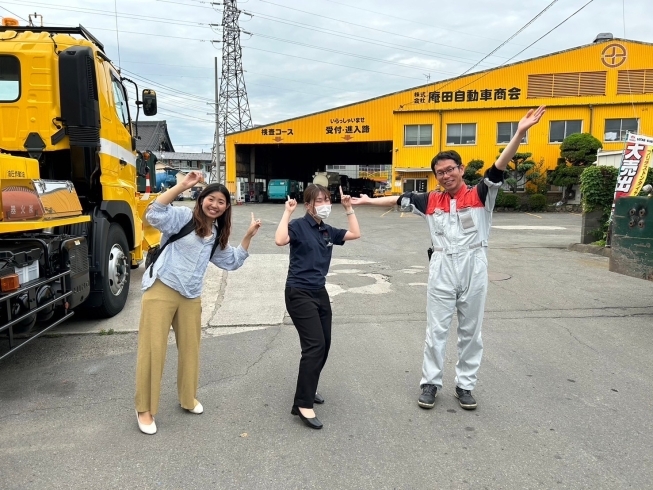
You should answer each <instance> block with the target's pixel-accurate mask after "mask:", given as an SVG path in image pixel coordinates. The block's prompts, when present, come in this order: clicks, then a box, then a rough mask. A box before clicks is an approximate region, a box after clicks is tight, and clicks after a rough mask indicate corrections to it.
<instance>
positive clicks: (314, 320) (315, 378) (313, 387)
mask: <svg viewBox="0 0 653 490" xmlns="http://www.w3.org/2000/svg"><path fill="white" fill-rule="evenodd" d="M286 310H287V311H288V314H289V315H290V318H292V321H293V323H294V324H295V328H296V329H297V333H298V334H299V343H300V345H301V347H302V358H301V360H300V361H299V375H298V376H297V389H296V391H295V405H297V406H298V407H302V408H313V402H314V400H315V392H316V391H317V384H318V382H319V380H320V373H321V372H322V368H323V367H324V364H325V363H326V360H327V356H328V355H329V347H331V303H330V302H329V294H328V293H327V291H326V288H322V289H318V290H314V291H312V290H307V289H297V288H290V287H287V288H286Z"/></svg>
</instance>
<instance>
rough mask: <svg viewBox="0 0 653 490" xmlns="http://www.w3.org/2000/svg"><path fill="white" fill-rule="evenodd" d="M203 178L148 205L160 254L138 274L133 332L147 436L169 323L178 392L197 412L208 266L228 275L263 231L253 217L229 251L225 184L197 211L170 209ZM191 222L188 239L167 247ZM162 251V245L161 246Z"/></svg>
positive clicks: (190, 179)
mask: <svg viewBox="0 0 653 490" xmlns="http://www.w3.org/2000/svg"><path fill="white" fill-rule="evenodd" d="M201 180H202V175H201V174H200V173H199V172H190V173H189V174H188V175H187V176H186V177H185V178H184V180H183V181H182V182H181V183H179V184H177V185H176V186H174V187H172V188H171V189H168V190H167V191H166V192H164V193H163V194H161V195H160V196H159V197H157V198H156V200H155V201H154V202H153V203H152V204H151V205H150V206H149V207H148V209H147V211H146V214H145V218H146V220H147V221H148V222H149V223H150V224H151V225H152V226H153V227H154V228H156V229H158V230H159V231H161V234H162V236H161V247H162V249H161V252H160V255H159V257H158V258H157V259H156V261H155V262H154V263H153V264H151V265H150V266H149V267H148V268H147V269H146V270H145V273H144V274H143V290H144V293H143V299H142V303H141V320H140V325H139V329H138V355H137V363H136V396H135V404H136V418H137V421H138V427H139V429H140V430H141V432H143V433H145V434H154V433H156V430H157V429H156V422H155V421H154V415H155V414H156V413H157V410H158V405H159V395H160V389H161V377H162V376H163V367H164V363H165V357H166V351H167V348H168V332H169V330H170V325H172V328H173V330H174V332H175V340H176V343H177V350H178V352H179V362H178V367H177V391H178V395H179V402H180V404H181V407H182V408H184V409H185V410H187V411H188V412H190V413H194V414H201V413H202V412H203V411H204V408H203V407H202V404H201V403H200V402H199V401H197V399H196V398H195V396H196V394H197V385H198V382H199V348H200V336H201V312H202V307H201V298H200V295H201V294H202V283H203V279H204V274H205V273H206V269H207V267H208V264H209V262H212V263H213V264H214V265H216V266H218V267H220V268H221V269H225V270H236V269H238V268H239V267H241V266H242V265H243V262H244V261H245V259H246V258H247V257H248V255H249V254H248V253H247V249H248V247H249V244H250V241H251V239H252V237H253V236H254V235H256V232H257V231H258V229H259V228H260V226H261V221H260V220H256V219H254V213H252V221H251V223H250V226H249V228H248V229H247V232H246V233H245V237H244V238H243V240H242V241H241V243H240V245H239V246H238V247H236V248H234V247H232V246H231V245H229V233H230V231H231V200H230V196H229V191H228V190H227V188H226V187H225V186H223V185H222V184H209V185H208V186H206V187H205V188H204V190H202V192H201V193H200V195H199V196H198V198H197V203H196V204H195V208H194V209H193V210H191V209H190V208H187V207H184V206H176V207H173V206H171V203H172V202H173V201H174V200H175V199H176V198H177V196H178V195H179V194H181V193H182V192H184V191H186V190H187V189H190V188H192V187H193V186H195V185H197V183H198V182H200V181H201ZM191 221H192V231H190V225H189V227H188V228H186V229H187V230H189V233H188V234H186V235H185V236H179V237H177V239H176V240H174V241H172V242H171V243H169V244H167V245H166V243H167V242H168V241H169V240H170V239H171V237H174V236H175V235H176V234H177V233H179V232H180V231H182V229H184V227H185V226H186V225H187V224H189V223H190V222H191ZM164 245H166V246H165V247H164Z"/></svg>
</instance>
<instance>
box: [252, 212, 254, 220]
mask: <svg viewBox="0 0 653 490" xmlns="http://www.w3.org/2000/svg"><path fill="white" fill-rule="evenodd" d="M252 221H254V213H252Z"/></svg>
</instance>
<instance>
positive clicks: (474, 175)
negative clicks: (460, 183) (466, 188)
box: [463, 160, 485, 185]
mask: <svg viewBox="0 0 653 490" xmlns="http://www.w3.org/2000/svg"><path fill="white" fill-rule="evenodd" d="M484 165H485V162H484V161H483V160H472V161H470V162H469V163H468V164H467V165H465V173H464V174H463V180H464V181H465V184H467V185H476V184H478V183H479V182H480V181H481V179H482V178H483V176H482V175H481V174H480V173H479V170H481V169H482V168H483V166H484Z"/></svg>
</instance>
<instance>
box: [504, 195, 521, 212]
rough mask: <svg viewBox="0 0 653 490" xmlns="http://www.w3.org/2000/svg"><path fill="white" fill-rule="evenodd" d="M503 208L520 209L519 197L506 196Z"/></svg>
mask: <svg viewBox="0 0 653 490" xmlns="http://www.w3.org/2000/svg"><path fill="white" fill-rule="evenodd" d="M501 207H504V208H508V209H517V208H518V207H519V196H518V195H517V194H504V195H503V203H502V205H501Z"/></svg>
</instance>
